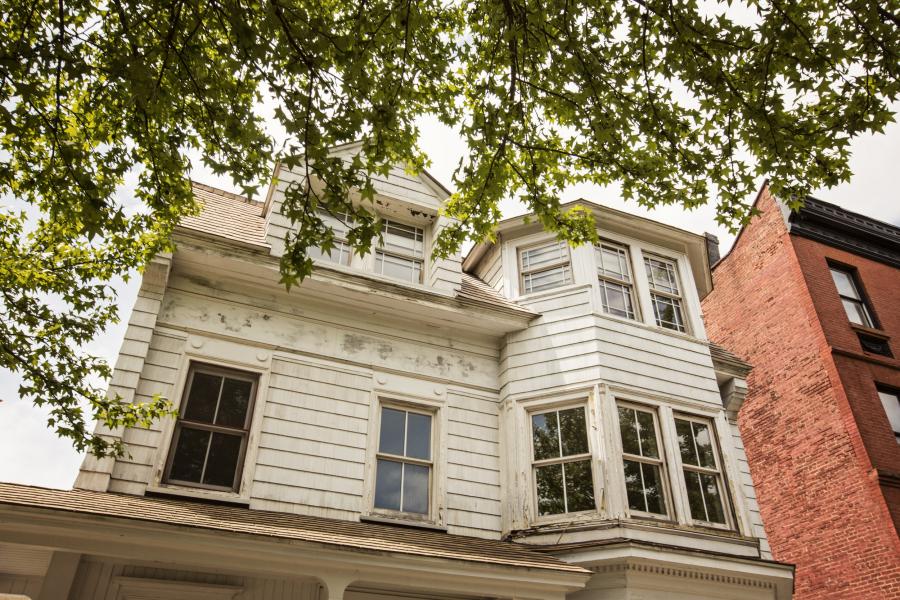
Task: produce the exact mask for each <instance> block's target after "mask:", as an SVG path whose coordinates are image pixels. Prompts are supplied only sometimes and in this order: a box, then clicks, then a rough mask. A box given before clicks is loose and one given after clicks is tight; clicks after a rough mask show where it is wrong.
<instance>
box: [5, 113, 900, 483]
mask: <svg viewBox="0 0 900 600" xmlns="http://www.w3.org/2000/svg"><path fill="white" fill-rule="evenodd" d="M898 109H900V106H897V107H895V112H896V111H897V110H898ZM421 143H422V147H423V149H424V150H425V151H426V152H427V153H428V154H429V156H430V157H431V159H432V161H433V165H432V168H431V169H430V172H431V174H432V175H434V176H435V177H437V178H438V179H439V180H440V181H441V182H443V183H444V184H445V185H449V183H450V176H451V173H452V172H453V170H454V169H455V168H456V164H457V162H458V160H459V157H460V156H461V155H462V153H463V152H464V151H465V146H464V145H463V143H462V141H461V140H460V139H459V138H458V137H457V136H456V135H455V134H454V133H453V132H452V131H451V130H450V129H448V128H446V127H444V126H442V125H440V124H439V123H437V122H436V121H435V120H428V121H425V122H423V124H422V140H421ZM852 149H853V159H852V163H851V166H852V168H853V173H854V175H853V178H852V180H851V181H850V182H849V183H847V184H844V185H841V186H839V187H837V188H835V189H832V190H818V191H817V192H816V193H815V195H816V196H817V197H818V198H821V199H822V200H826V201H828V202H833V203H835V204H839V205H841V206H843V207H844V208H847V209H849V210H852V211H855V212H859V213H862V214H865V215H869V216H871V217H874V218H876V219H880V220H882V221H886V222H888V223H893V224H895V225H900V183H898V170H900V124H897V123H894V124H893V125H891V126H889V127H888V128H887V129H886V131H885V134H883V135H877V136H865V137H861V138H858V139H857V140H856V142H855V143H854V144H853V146H852ZM192 177H193V179H195V180H198V181H201V182H204V183H208V184H210V185H217V186H220V187H225V188H226V189H228V188H230V185H229V182H228V181H227V180H225V179H223V178H219V177H215V176H213V175H212V174H211V173H209V172H208V171H207V170H206V169H204V168H198V169H197V170H195V172H194V173H193V174H192ZM578 198H584V199H587V200H592V201H595V202H598V203H601V204H606V205H608V206H611V207H614V208H618V209H621V210H624V211H627V212H630V213H633V214H638V215H642V216H646V217H649V218H652V219H655V220H657V221H662V222H664V223H668V224H670V225H674V226H676V227H681V228H684V229H687V230H689V231H693V232H697V233H702V232H704V231H709V232H711V233H715V234H716V235H718V237H719V240H720V244H721V246H720V247H721V251H722V253H724V252H725V251H727V250H728V248H729V247H730V246H731V243H732V241H733V239H734V236H732V235H731V234H729V233H728V232H727V231H725V230H724V229H722V228H720V227H718V226H717V224H716V223H715V221H714V219H713V217H714V214H715V212H714V210H713V209H712V208H709V207H702V208H699V209H696V210H694V211H691V212H687V211H685V210H684V209H682V208H680V207H677V206H669V207H662V208H659V209H655V210H647V209H644V208H641V207H638V206H637V205H636V204H635V203H631V202H625V201H623V200H622V199H621V198H620V196H619V193H618V190H617V189H615V188H605V189H604V188H598V187H596V186H587V185H585V186H578V187H573V188H571V189H569V190H567V191H566V193H565V194H564V195H563V198H562V200H563V201H568V200H575V199H578ZM750 200H752V198H751V199H750ZM522 212H524V210H523V209H522V207H521V206H520V205H518V204H516V203H513V202H510V203H508V204H507V205H506V206H504V216H507V217H509V216H514V215H516V214H521V213H522ZM118 289H119V297H120V306H121V309H120V313H121V315H120V316H121V318H122V322H121V323H120V324H119V325H118V326H116V327H114V328H111V329H109V330H108V331H106V332H105V333H104V334H103V335H102V336H100V337H99V338H98V339H97V340H95V341H94V342H93V343H92V344H91V346H90V350H91V351H92V352H95V353H97V354H100V355H101V356H104V357H106V359H107V360H108V361H109V362H110V364H114V363H115V359H116V354H117V353H118V350H119V346H120V344H121V342H122V337H123V335H124V330H125V323H127V321H128V316H129V314H130V311H131V307H132V305H133V304H134V300H135V297H136V294H137V282H136V281H132V282H131V283H129V284H128V285H119V286H118ZM17 389H18V380H17V379H16V378H15V377H14V376H12V375H11V374H10V373H8V372H5V371H3V370H2V369H0V401H2V402H0V481H6V482H15V483H24V484H31V485H41V486H48V487H58V488H69V487H71V485H72V483H73V482H74V481H75V476H76V475H77V473H78V466H79V465H80V463H81V458H82V457H81V456H80V455H79V454H78V453H77V452H75V451H74V449H73V448H72V446H71V444H70V443H69V442H68V441H67V440H65V439H60V438H57V437H56V436H55V434H53V433H52V432H51V431H50V430H49V429H48V428H47V426H46V411H45V410H42V409H37V408H35V407H33V406H32V404H31V403H30V402H25V401H22V400H20V399H19V398H18V394H17Z"/></svg>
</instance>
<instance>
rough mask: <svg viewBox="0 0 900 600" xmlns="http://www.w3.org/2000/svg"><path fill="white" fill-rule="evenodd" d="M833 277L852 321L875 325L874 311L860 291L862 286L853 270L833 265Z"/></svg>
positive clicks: (865, 325)
mask: <svg viewBox="0 0 900 600" xmlns="http://www.w3.org/2000/svg"><path fill="white" fill-rule="evenodd" d="M831 278H832V279H833V280H834V285H835V287H837V291H838V295H839V296H840V297H841V302H842V303H843V305H844V310H845V311H846V313H847V318H848V319H849V320H850V322H851V323H855V324H857V325H862V326H863V327H875V322H874V320H873V319H872V311H871V309H870V308H869V306H868V305H867V304H866V300H865V298H863V296H862V294H861V293H860V291H859V289H860V288H859V285H858V284H857V281H856V277H855V276H854V274H853V272H852V271H849V270H847V269H842V268H840V267H835V266H832V267H831Z"/></svg>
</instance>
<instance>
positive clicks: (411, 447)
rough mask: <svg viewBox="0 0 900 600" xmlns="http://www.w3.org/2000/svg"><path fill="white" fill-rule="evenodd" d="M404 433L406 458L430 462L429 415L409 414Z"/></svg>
mask: <svg viewBox="0 0 900 600" xmlns="http://www.w3.org/2000/svg"><path fill="white" fill-rule="evenodd" d="M407 427H408V429H407V431H406V456H411V457H412V458H421V459H422V460H431V415H420V414H418V413H412V412H411V413H409V417H408V419H407Z"/></svg>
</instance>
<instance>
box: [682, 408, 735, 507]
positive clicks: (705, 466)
mask: <svg viewBox="0 0 900 600" xmlns="http://www.w3.org/2000/svg"><path fill="white" fill-rule="evenodd" d="M711 425H712V424H711V423H710V422H709V421H704V420H701V419H695V418H687V417H684V416H681V417H678V418H676V419H675V431H676V433H677V436H678V448H679V450H680V452H681V465H682V471H683V475H684V485H685V488H686V489H687V497H688V505H689V508H690V512H691V518H692V519H693V520H694V521H699V522H701V523H713V524H716V525H726V524H727V522H728V521H727V519H726V516H725V502H724V496H725V487H724V485H723V481H722V469H721V466H720V465H719V453H718V450H717V448H716V442H715V439H714V436H713V429H712V426H711Z"/></svg>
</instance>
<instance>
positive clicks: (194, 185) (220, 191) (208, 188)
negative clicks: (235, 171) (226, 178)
mask: <svg viewBox="0 0 900 600" xmlns="http://www.w3.org/2000/svg"><path fill="white" fill-rule="evenodd" d="M190 182H191V187H192V188H198V189H201V190H203V191H205V192H209V193H211V194H217V195H219V196H224V197H226V198H230V199H232V200H238V201H240V202H243V203H245V204H250V205H253V206H262V205H263V203H262V201H260V200H251V199H250V198H248V197H247V196H242V195H241V194H235V193H234V192H229V191H228V190H223V189H222V188H217V187H214V186H211V185H208V184H206V183H201V182H199V181H195V180H193V179H191V180H190Z"/></svg>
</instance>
